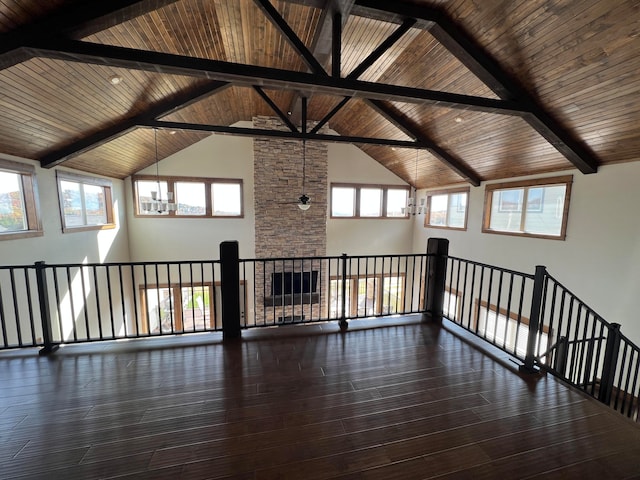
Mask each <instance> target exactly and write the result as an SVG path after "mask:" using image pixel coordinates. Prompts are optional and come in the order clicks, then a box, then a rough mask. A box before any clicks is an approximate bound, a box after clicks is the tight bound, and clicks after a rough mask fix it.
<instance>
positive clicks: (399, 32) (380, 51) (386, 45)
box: [313, 19, 415, 132]
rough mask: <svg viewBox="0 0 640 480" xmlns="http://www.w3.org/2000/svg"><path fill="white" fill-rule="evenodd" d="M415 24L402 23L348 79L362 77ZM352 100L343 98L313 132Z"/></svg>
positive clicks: (412, 22)
mask: <svg viewBox="0 0 640 480" xmlns="http://www.w3.org/2000/svg"><path fill="white" fill-rule="evenodd" d="M414 24H415V20H414V19H407V20H406V21H405V22H403V23H402V25H400V26H399V27H398V28H397V29H396V30H394V31H393V33H391V35H389V36H388V37H387V38H386V39H385V40H384V41H383V42H382V43H381V44H380V45H378V47H377V48H376V49H375V50H374V51H373V52H371V53H370V54H369V55H368V56H367V58H365V59H364V60H363V61H362V62H361V63H360V65H358V66H357V67H356V68H354V69H353V71H352V72H351V73H349V75H347V78H351V79H356V78H358V77H360V75H362V74H363V73H364V72H365V71H367V69H368V68H369V67H370V66H371V65H373V64H374V63H375V62H376V60H378V59H379V58H380V57H381V56H382V55H384V53H385V52H386V51H387V50H389V49H390V48H391V47H392V46H393V45H394V44H395V43H396V42H397V41H398V40H400V38H402V36H403V35H404V34H405V33H406V32H407V31H408V30H409V29H410V28H411V27H412V26H413V25H414ZM349 100H350V97H345V98H343V99H342V100H341V101H340V102H338V103H337V104H336V106H335V107H333V108H332V109H331V111H330V112H329V113H328V114H327V115H325V117H324V118H323V119H322V120H320V121H319V122H318V124H317V125H316V126H315V127H314V128H313V131H316V132H317V131H318V130H320V128H322V126H323V125H324V124H326V123H327V122H328V121H329V120H331V118H332V117H333V116H334V115H335V114H336V113H338V112H339V111H340V110H341V109H342V107H344V106H345V105H346V104H347V102H348V101H349Z"/></svg>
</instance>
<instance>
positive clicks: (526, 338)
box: [442, 256, 640, 421]
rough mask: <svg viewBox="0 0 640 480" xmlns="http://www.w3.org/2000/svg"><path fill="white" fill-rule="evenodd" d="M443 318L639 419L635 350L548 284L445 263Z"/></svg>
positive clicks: (539, 276) (639, 352)
mask: <svg viewBox="0 0 640 480" xmlns="http://www.w3.org/2000/svg"><path fill="white" fill-rule="evenodd" d="M446 262H447V263H446V273H445V282H444V283H445V287H444V292H443V302H442V316H443V317H444V318H446V319H448V320H450V321H451V322H453V323H455V324H457V325H459V326H461V327H463V328H465V329H466V330H468V331H470V332H472V333H474V334H475V335H477V336H479V337H480V338H482V339H483V340H485V341H487V342H489V343H491V344H492V345H494V346H495V347H497V348H499V349H501V350H503V351H505V352H507V353H508V354H510V355H512V356H513V357H515V358H517V359H519V360H521V361H522V362H523V365H522V370H524V371H535V370H536V369H542V370H545V371H547V372H549V373H551V374H553V375H555V376H557V377H559V378H561V379H562V380H564V381H566V382H567V383H569V384H571V385H573V386H574V387H576V388H579V389H581V390H583V391H584V392H585V393H587V394H589V395H591V396H592V397H594V398H596V399H598V400H599V401H601V402H603V403H606V404H608V405H610V406H611V407H612V408H614V409H616V410H617V411H619V412H620V413H623V414H625V415H626V416H628V417H630V418H632V419H634V420H636V421H637V420H638V398H639V396H640V380H639V379H638V375H639V374H640V348H639V347H638V346H636V345H634V344H633V343H632V342H631V341H629V339H628V338H626V337H625V336H624V335H622V334H621V333H620V325H619V324H616V323H609V322H607V321H606V320H604V319H603V318H602V317H601V316H600V315H598V314H597V313H596V312H595V311H593V309H591V308H590V307H589V306H588V305H587V304H586V303H584V302H583V301H582V300H580V299H579V298H578V297H577V296H576V295H574V294H573V293H572V292H571V291H569V290H568V289H567V288H566V287H564V286H563V285H562V284H560V282H558V281H557V280H556V279H555V278H554V277H552V276H551V275H550V274H549V273H548V272H547V270H546V268H545V267H543V266H538V267H536V272H535V274H534V275H531V274H527V273H523V272H517V271H514V270H509V269H505V268H500V267H495V266H492V265H487V264H483V263H479V262H474V261H471V260H465V259H461V258H456V257H450V256H447V257H446Z"/></svg>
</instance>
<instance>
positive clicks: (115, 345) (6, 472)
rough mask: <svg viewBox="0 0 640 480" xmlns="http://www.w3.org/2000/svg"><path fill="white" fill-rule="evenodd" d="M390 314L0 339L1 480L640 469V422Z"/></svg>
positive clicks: (355, 479) (560, 473)
mask: <svg viewBox="0 0 640 480" xmlns="http://www.w3.org/2000/svg"><path fill="white" fill-rule="evenodd" d="M393 321H396V322H397V323H396V324H393V323H392V322H393ZM382 323H383V324H384V325H386V326H381V325H377V328H372V329H367V328H366V322H365V321H362V322H359V323H357V326H356V327H355V328H354V329H349V330H348V331H346V332H343V333H340V332H339V329H337V328H335V327H334V326H329V327H327V328H326V333H322V332H323V327H321V326H318V325H314V326H312V327H313V328H310V329H309V332H310V334H308V335H307V334H305V333H304V332H305V331H306V330H305V327H300V328H297V327H296V328H287V327H282V328H278V329H269V330H262V331H258V330H253V331H248V332H243V340H242V341H239V342H230V343H223V342H221V340H220V336H219V335H218V334H215V335H212V336H211V337H209V336H193V337H188V336H182V337H176V338H172V339H168V338H160V339H148V340H143V341H132V342H110V343H102V344H91V345H77V346H67V347H64V348H62V349H60V350H59V351H58V352H57V353H56V354H54V355H53V356H51V357H49V358H46V357H40V356H37V354H36V353H35V351H34V352H19V351H14V352H6V353H5V352H0V478H2V479H3V480H5V479H7V480H12V479H21V480H26V479H40V478H42V479H45V478H46V479H47V480H49V479H58V478H59V479H64V480H92V479H97V478H111V479H116V478H117V479H120V480H129V479H131V480H132V479H143V480H144V479H154V480H165V479H172V480H174V479H176V480H195V479H214V478H219V479H227V480H262V479H275V478H286V479H298V478H301V479H302V478H304V479H305V480H306V479H311V480H313V479H328V478H336V479H341V480H383V479H384V480H389V479H403V480H408V479H423V478H431V477H433V478H464V479H468V478H473V479H476V478H480V479H481V478H491V479H493V478H504V479H505V480H506V479H508V478H520V477H523V476H525V472H526V475H529V476H531V478H536V479H538V478H540V479H541V478H589V477H590V476H591V478H593V476H595V475H597V476H598V478H599V479H600V478H604V479H607V478H612V479H613V478H616V479H617V478H632V477H633V476H634V475H640V465H638V459H640V427H639V426H638V425H637V424H635V423H633V422H632V421H630V420H628V419H626V418H624V417H623V416H621V415H620V414H618V413H616V412H613V411H612V410H610V409H608V408H607V407H605V406H604V405H602V404H600V403H598V402H596V401H595V400H593V399H591V398H589V397H587V396H585V395H584V394H583V393H582V392H580V391H577V390H574V389H571V388H568V387H566V386H565V385H563V384H562V383H560V382H559V381H557V380H555V379H554V378H553V377H551V376H544V375H541V376H527V375H520V374H517V373H515V372H514V368H512V367H509V366H508V365H506V364H505V363H503V362H502V361H501V360H497V359H496V358H493V357H491V356H489V355H485V354H483V353H482V352H481V350H479V349H478V348H477V347H476V346H473V345H471V344H469V343H467V340H465V339H464V338H462V337H458V336H457V335H455V334H454V333H452V332H451V331H449V330H447V329H443V328H439V327H437V326H436V325H433V324H424V323H418V322H416V321H414V320H412V319H410V318H398V319H396V320H392V319H385V322H380V321H378V324H382Z"/></svg>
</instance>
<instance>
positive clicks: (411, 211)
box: [401, 149, 426, 215]
mask: <svg viewBox="0 0 640 480" xmlns="http://www.w3.org/2000/svg"><path fill="white" fill-rule="evenodd" d="M417 182H418V149H416V165H415V174H414V177H413V186H412V187H411V189H410V193H409V198H407V205H406V206H405V207H402V208H401V211H402V214H403V215H416V214H418V215H422V214H423V213H425V211H426V207H425V200H426V199H425V198H424V197H423V198H421V199H420V200H419V201H418V199H417V196H418V189H417V188H416V184H417Z"/></svg>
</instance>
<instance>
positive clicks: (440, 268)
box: [423, 238, 449, 323]
mask: <svg viewBox="0 0 640 480" xmlns="http://www.w3.org/2000/svg"><path fill="white" fill-rule="evenodd" d="M427 255H428V257H427V271H426V279H425V282H426V287H425V305H424V312H423V317H424V318H425V319H426V320H431V321H435V322H437V323H442V314H443V313H442V312H443V305H444V289H445V283H446V277H447V256H448V255H449V240H447V239H446V238H430V239H429V240H427Z"/></svg>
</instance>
